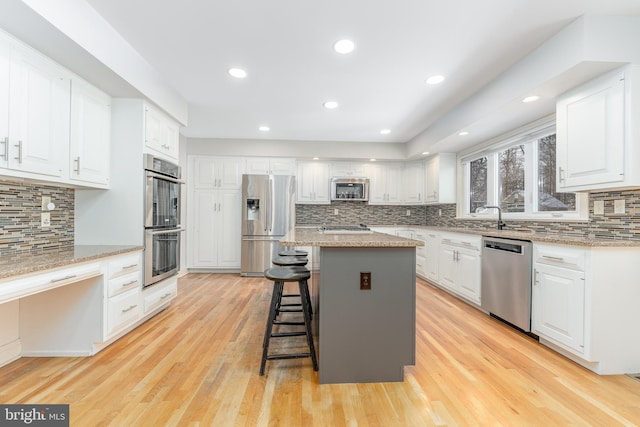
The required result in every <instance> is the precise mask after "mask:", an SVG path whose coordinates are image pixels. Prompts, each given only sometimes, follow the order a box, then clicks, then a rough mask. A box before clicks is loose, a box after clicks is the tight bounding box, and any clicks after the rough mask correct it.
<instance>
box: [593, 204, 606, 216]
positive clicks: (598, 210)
mask: <svg viewBox="0 0 640 427" xmlns="http://www.w3.org/2000/svg"><path fill="white" fill-rule="evenodd" d="M593 214H594V215H604V200H595V201H594V202H593Z"/></svg>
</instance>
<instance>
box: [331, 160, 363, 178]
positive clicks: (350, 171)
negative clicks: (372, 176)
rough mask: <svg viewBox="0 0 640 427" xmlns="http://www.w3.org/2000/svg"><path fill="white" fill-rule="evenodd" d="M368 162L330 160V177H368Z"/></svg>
mask: <svg viewBox="0 0 640 427" xmlns="http://www.w3.org/2000/svg"><path fill="white" fill-rule="evenodd" d="M369 166H370V165H369V164H368V163H363V162H347V161H337V162H331V166H330V168H331V171H330V177H345V176H353V177H368V176H369Z"/></svg>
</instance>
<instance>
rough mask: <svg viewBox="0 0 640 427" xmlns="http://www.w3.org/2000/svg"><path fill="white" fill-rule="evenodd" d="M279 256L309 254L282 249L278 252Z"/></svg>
mask: <svg viewBox="0 0 640 427" xmlns="http://www.w3.org/2000/svg"><path fill="white" fill-rule="evenodd" d="M278 255H280V256H307V255H309V253H308V252H307V251H303V250H299V249H283V250H281V251H279V252H278Z"/></svg>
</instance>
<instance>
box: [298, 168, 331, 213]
mask: <svg viewBox="0 0 640 427" xmlns="http://www.w3.org/2000/svg"><path fill="white" fill-rule="evenodd" d="M296 187H297V190H296V191H297V198H296V203H305V204H329V203H330V199H329V164H328V163H323V162H304V161H302V162H298V175H297V179H296Z"/></svg>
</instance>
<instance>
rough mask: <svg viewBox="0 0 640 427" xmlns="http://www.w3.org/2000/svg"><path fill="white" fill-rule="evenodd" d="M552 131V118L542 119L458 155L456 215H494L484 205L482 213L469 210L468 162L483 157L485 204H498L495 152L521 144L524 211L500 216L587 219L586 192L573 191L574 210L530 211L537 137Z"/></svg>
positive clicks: (536, 192) (534, 201)
mask: <svg viewBox="0 0 640 427" xmlns="http://www.w3.org/2000/svg"><path fill="white" fill-rule="evenodd" d="M554 133H556V129H555V122H546V123H543V124H542V125H539V126H537V127H535V128H533V129H528V130H527V131H520V132H519V133H514V134H512V136H511V137H498V138H496V139H495V140H493V141H491V142H489V143H488V144H483V146H482V147H481V148H480V149H477V148H476V150H475V151H471V152H470V153H469V154H466V155H464V154H463V155H462V156H460V155H459V156H458V176H459V178H460V181H459V182H460V183H461V185H459V186H458V189H459V191H458V194H457V219H463V220H493V219H497V217H498V213H497V210H495V209H488V210H487V212H485V213H474V212H469V209H470V202H471V200H470V195H471V193H470V192H471V188H470V187H471V182H470V165H471V162H472V161H474V160H477V159H480V158H482V157H486V158H487V205H492V206H499V205H500V203H499V200H498V195H499V187H498V185H499V153H500V152H502V151H504V150H506V149H508V148H510V147H514V146H517V145H524V146H525V171H524V173H525V184H524V185H525V193H526V194H525V211H524V212H505V211H503V212H502V217H503V218H504V219H511V220H512V221H588V219H589V209H588V204H589V197H588V193H575V194H576V209H575V211H534V207H535V208H536V209H537V208H538V206H537V203H538V201H539V197H538V196H539V189H538V185H535V180H536V179H537V178H538V155H539V152H538V144H537V141H538V140H540V139H542V138H544V137H545V136H548V135H551V134H554Z"/></svg>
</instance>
